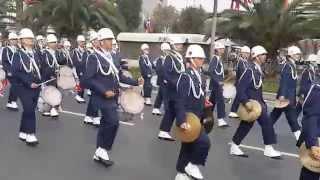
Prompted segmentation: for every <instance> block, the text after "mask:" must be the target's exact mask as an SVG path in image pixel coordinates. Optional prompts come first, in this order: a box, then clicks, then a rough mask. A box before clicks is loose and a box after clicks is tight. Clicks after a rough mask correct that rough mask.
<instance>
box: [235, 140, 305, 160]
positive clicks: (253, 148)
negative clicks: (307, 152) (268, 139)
mask: <svg viewBox="0 0 320 180" xmlns="http://www.w3.org/2000/svg"><path fill="white" fill-rule="evenodd" d="M229 145H230V143H229ZM240 147H243V148H245V149H251V150H256V151H262V152H264V149H263V148H259V147H254V146H248V145H243V144H240ZM281 154H282V155H285V156H289V157H294V158H299V155H298V154H293V153H287V152H281Z"/></svg>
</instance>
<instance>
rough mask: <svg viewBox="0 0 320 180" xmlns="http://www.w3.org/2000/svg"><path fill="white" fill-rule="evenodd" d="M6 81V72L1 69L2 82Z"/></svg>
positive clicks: (0, 78)
mask: <svg viewBox="0 0 320 180" xmlns="http://www.w3.org/2000/svg"><path fill="white" fill-rule="evenodd" d="M5 79H6V72H5V71H4V70H3V69H2V68H0V81H2V80H5Z"/></svg>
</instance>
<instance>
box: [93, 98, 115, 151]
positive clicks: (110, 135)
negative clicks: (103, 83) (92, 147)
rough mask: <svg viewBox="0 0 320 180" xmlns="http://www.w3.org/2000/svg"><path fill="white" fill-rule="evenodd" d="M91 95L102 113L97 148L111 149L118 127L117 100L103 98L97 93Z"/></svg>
mask: <svg viewBox="0 0 320 180" xmlns="http://www.w3.org/2000/svg"><path fill="white" fill-rule="evenodd" d="M93 96H95V99H96V103H97V105H98V107H99V109H100V111H101V114H102V117H101V120H100V126H99V130H98V135H97V148H98V147H101V148H103V149H106V150H111V149H112V145H113V142H114V139H115V138H116V135H117V132H118V128H119V115H118V112H117V108H118V105H117V100H116V99H105V98H104V97H102V96H99V95H93Z"/></svg>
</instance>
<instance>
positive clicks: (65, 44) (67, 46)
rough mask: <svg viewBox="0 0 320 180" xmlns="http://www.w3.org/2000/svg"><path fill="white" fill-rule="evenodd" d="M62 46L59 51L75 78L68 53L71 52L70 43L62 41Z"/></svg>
mask: <svg viewBox="0 0 320 180" xmlns="http://www.w3.org/2000/svg"><path fill="white" fill-rule="evenodd" d="M62 46H63V47H62V49H61V52H62V55H63V57H64V59H65V61H66V65H67V66H68V67H70V68H72V69H73V71H74V75H75V76H76V75H77V74H76V69H75V67H74V65H73V61H72V58H71V54H70V51H71V43H70V41H68V40H65V41H63V43H62Z"/></svg>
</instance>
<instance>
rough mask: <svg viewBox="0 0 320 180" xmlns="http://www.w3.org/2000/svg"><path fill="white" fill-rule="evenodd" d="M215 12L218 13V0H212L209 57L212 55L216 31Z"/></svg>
mask: <svg viewBox="0 0 320 180" xmlns="http://www.w3.org/2000/svg"><path fill="white" fill-rule="evenodd" d="M217 14H218V0H214V4H213V17H212V30H211V48H210V58H211V57H213V55H214V40H215V38H216V31H217Z"/></svg>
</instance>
